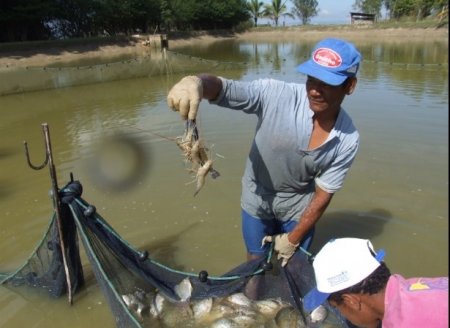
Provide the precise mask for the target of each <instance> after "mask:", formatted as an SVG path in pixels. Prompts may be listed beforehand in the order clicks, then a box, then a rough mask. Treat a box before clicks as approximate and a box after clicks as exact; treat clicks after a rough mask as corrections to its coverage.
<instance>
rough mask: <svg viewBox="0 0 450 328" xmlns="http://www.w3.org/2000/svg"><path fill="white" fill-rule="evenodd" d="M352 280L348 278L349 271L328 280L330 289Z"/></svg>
mask: <svg viewBox="0 0 450 328" xmlns="http://www.w3.org/2000/svg"><path fill="white" fill-rule="evenodd" d="M349 279H350V278H349V277H348V273H347V271H344V272H341V273H340V274H338V275H336V276H333V277H330V278H328V279H327V280H328V283H329V285H330V287H334V286H336V285H339V284H341V283H343V282H345V281H348V280H349Z"/></svg>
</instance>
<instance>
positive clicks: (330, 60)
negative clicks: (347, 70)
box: [312, 48, 342, 68]
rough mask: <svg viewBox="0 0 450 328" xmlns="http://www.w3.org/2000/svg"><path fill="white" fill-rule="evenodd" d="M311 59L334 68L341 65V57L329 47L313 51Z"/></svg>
mask: <svg viewBox="0 0 450 328" xmlns="http://www.w3.org/2000/svg"><path fill="white" fill-rule="evenodd" d="M312 59H313V60H314V61H315V62H316V63H317V64H319V65H321V66H325V67H330V68H336V67H339V66H341V64H342V58H341V56H339V54H338V53H337V52H336V51H334V50H332V49H330V48H319V49H317V50H316V51H314V53H313V56H312Z"/></svg>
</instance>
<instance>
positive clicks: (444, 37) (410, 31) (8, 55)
mask: <svg viewBox="0 0 450 328" xmlns="http://www.w3.org/2000/svg"><path fill="white" fill-rule="evenodd" d="M143 37H144V36H143ZM152 37H153V38H154V39H155V37H156V35H153V36H152ZM326 37H337V38H342V39H346V40H348V41H351V42H354V43H357V44H367V43H374V42H383V43H385V42H388V43H405V42H423V43H427V42H442V43H445V44H447V47H448V27H445V28H438V29H437V28H402V27H400V28H374V27H367V26H351V25H339V26H328V27H320V28H317V29H314V27H312V28H311V27H309V28H304V27H302V26H295V27H280V28H252V29H251V30H248V31H244V32H230V31H212V32H211V31H208V32H191V33H170V34H168V43H169V49H175V50H176V48H177V47H182V46H186V45H202V44H208V43H211V42H216V41H219V40H222V39H230V38H231V39H237V40H243V41H250V42H280V41H281V42H301V41H308V42H312V41H318V40H320V39H323V38H326ZM48 44H51V43H48ZM158 46H159V45H158ZM146 51H148V46H145V45H143V43H142V42H140V41H136V39H132V38H128V39H124V38H122V39H121V40H117V41H116V42H114V41H110V42H102V41H100V39H99V41H95V40H93V41H89V42H88V41H86V42H83V40H80V41H79V42H78V43H70V42H68V43H67V44H64V43H57V44H53V45H51V46H49V45H46V44H45V42H42V43H41V44H38V46H35V47H34V46H29V47H28V48H26V47H17V49H14V47H10V48H9V49H7V50H4V48H2V47H1V45H0V69H9V68H14V67H36V66H38V67H44V66H48V65H52V64H55V63H69V62H71V61H76V60H80V59H83V58H95V57H97V58H98V57H102V58H107V57H114V56H116V57H117V56H121V55H129V56H141V55H142V54H145V52H146Z"/></svg>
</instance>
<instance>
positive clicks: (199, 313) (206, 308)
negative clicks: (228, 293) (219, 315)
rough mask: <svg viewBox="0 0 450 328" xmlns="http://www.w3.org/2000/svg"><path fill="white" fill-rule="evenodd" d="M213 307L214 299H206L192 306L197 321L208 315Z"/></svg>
mask: <svg viewBox="0 0 450 328" xmlns="http://www.w3.org/2000/svg"><path fill="white" fill-rule="evenodd" d="M212 307H213V299H212V298H205V299H202V300H200V301H197V302H194V303H193V304H192V312H193V313H194V318H195V320H201V319H202V318H203V317H205V316H206V315H208V314H209V313H210V312H211V310H212Z"/></svg>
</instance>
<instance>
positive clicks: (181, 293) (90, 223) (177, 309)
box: [0, 181, 353, 328]
mask: <svg viewBox="0 0 450 328" xmlns="http://www.w3.org/2000/svg"><path fill="white" fill-rule="evenodd" d="M82 191H83V188H82V185H81V183H80V182H78V181H71V182H69V183H68V184H67V185H66V186H65V187H63V188H61V189H60V191H59V198H60V200H61V218H62V220H61V224H62V229H61V231H62V235H63V240H64V246H65V249H64V252H65V256H66V259H67V261H66V262H67V268H64V263H63V260H62V251H61V247H60V244H59V240H60V239H59V232H58V229H57V227H56V216H55V215H53V216H52V218H51V219H50V224H49V226H48V229H47V231H46V232H45V234H44V236H43V238H42V240H41V241H40V242H39V243H38V246H37V247H36V249H35V250H34V252H33V253H32V255H31V256H30V257H29V259H27V260H26V261H25V263H24V264H23V265H22V266H21V267H20V268H18V269H17V270H16V271H15V272H12V273H3V274H0V284H3V285H7V286H11V287H19V286H22V287H25V288H26V287H33V288H38V289H44V290H46V291H47V292H48V294H49V295H50V296H51V297H61V296H63V295H65V294H66V293H68V290H67V285H68V284H67V277H66V270H65V269H67V272H68V274H69V279H70V282H71V283H70V286H71V292H72V294H76V293H77V291H79V290H80V288H81V287H82V286H83V284H84V275H83V269H82V266H81V261H80V247H79V241H81V244H82V245H83V248H84V250H85V252H86V254H87V257H88V259H89V262H90V265H91V268H92V270H93V272H94V274H95V277H96V280H97V281H98V283H99V285H100V287H101V290H102V292H103V294H104V297H105V298H106V300H107V302H108V304H109V307H110V309H111V312H112V314H113V316H114V318H115V322H116V325H117V327H161V328H163V327H199V328H202V327H205V328H206V327H271V328H272V327H273V328H279V327H353V326H352V325H351V324H350V323H349V322H347V321H346V320H345V319H344V318H343V317H342V316H340V314H339V313H338V312H337V311H336V310H334V309H333V308H332V307H330V306H328V305H325V306H324V307H323V308H321V309H320V311H318V312H317V313H316V316H314V315H313V316H312V315H311V314H309V313H306V312H305V311H304V310H303V306H302V295H305V294H306V293H307V292H308V291H309V289H311V288H312V286H314V284H315V281H314V274H313V269H312V266H311V264H310V259H309V256H308V255H307V254H305V253H304V252H302V251H298V252H296V254H295V255H294V256H293V257H292V258H291V260H290V261H289V262H288V265H286V266H285V267H281V265H280V264H279V262H278V261H276V260H275V259H273V258H272V256H271V255H272V253H271V252H270V253H269V254H268V255H267V257H265V258H261V259H257V260H252V261H247V262H244V263H242V264H240V265H238V266H236V267H235V268H233V269H231V270H230V271H228V272H226V273H225V274H223V275H220V276H210V275H208V272H207V271H206V270H204V271H200V272H199V273H195V274H194V273H192V272H183V271H179V270H175V269H173V268H170V267H168V266H165V265H164V264H162V263H160V262H157V261H155V260H153V259H152V257H151V256H150V255H149V254H148V252H147V251H140V250H138V249H136V248H134V247H133V246H132V245H131V244H129V243H128V242H127V241H126V240H124V239H123V238H122V237H121V236H120V235H119V234H118V233H117V232H116V231H115V230H114V229H113V227H111V226H110V225H109V224H108V223H107V221H106V220H105V219H104V218H102V217H101V215H100V214H99V213H98V212H97V211H96V208H95V206H93V205H91V204H89V203H88V202H86V201H85V200H84V199H83V198H82V197H81V194H82Z"/></svg>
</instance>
